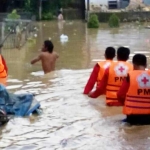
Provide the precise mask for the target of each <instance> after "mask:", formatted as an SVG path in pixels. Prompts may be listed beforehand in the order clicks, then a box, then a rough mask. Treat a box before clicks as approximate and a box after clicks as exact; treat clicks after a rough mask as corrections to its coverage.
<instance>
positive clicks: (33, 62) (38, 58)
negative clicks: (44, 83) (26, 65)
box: [31, 54, 41, 65]
mask: <svg viewBox="0 0 150 150" xmlns="http://www.w3.org/2000/svg"><path fill="white" fill-rule="evenodd" d="M40 60H41V54H40V55H39V56H37V57H36V58H34V59H33V60H32V61H31V64H32V65H33V64H35V63H36V62H38V61H40Z"/></svg>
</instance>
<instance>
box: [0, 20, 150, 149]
mask: <svg viewBox="0 0 150 150" xmlns="http://www.w3.org/2000/svg"><path fill="white" fill-rule="evenodd" d="M36 25H37V27H38V29H39V30H38V32H37V37H35V38H34V39H32V40H28V42H27V44H26V45H24V47H23V48H22V49H21V50H18V49H5V50H3V51H2V54H3V56H4V57H5V59H6V62H7V65H8V68H9V77H8V86H7V89H8V90H9V91H10V92H15V93H24V92H30V93H34V94H35V95H36V99H37V100H38V101H40V103H41V107H42V109H43V113H42V114H41V115H40V116H31V117H29V118H15V117H12V119H11V120H10V121H9V122H8V123H7V124H6V125H5V126H3V127H1V129H0V132H1V133H0V150H149V149H150V132H149V131H150V126H129V125H125V124H124V123H122V122H121V120H122V119H124V118H125V116H124V115H122V107H111V108H110V107H107V106H105V101H104V99H105V98H104V97H103V96H102V97H99V98H97V99H91V98H88V97H87V96H85V95H83V94H82V93H83V89H84V86H85V84H86V82H87V79H88V78H89V75H90V72H91V68H92V67H93V65H94V64H95V63H96V62H97V61H99V60H104V50H105V48H106V47H108V46H114V47H115V48H117V47H118V46H129V47H130V49H131V55H130V60H132V56H133V55H134V54H135V53H139V52H141V53H143V54H145V55H146V56H147V58H148V62H149V65H150V59H149V56H150V29H145V28H144V27H143V26H139V25H136V24H124V25H121V27H120V28H119V29H109V28H108V27H107V26H106V25H101V27H100V28H99V29H98V30H97V29H90V30H89V29H87V28H86V24H85V23H84V22H82V21H68V22H65V23H64V24H61V23H57V22H42V23H37V24H36ZM61 34H65V35H67V36H68V41H61V40H60V35H61ZM45 39H52V41H53V43H54V46H55V51H56V52H58V53H59V55H60V56H59V60H58V61H57V64H56V71H54V72H51V73H50V74H47V75H43V72H42V68H41V64H40V63H37V64H35V65H34V66H32V65H30V61H31V59H32V58H33V57H35V56H36V55H37V54H38V51H39V50H40V49H41V47H42V44H43V41H44V40H45Z"/></svg>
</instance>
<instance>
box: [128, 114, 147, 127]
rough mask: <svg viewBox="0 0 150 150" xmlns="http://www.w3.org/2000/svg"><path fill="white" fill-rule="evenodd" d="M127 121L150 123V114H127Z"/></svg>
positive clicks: (139, 123) (135, 123)
mask: <svg viewBox="0 0 150 150" xmlns="http://www.w3.org/2000/svg"><path fill="white" fill-rule="evenodd" d="M125 122H128V123H130V124H131V125H150V115H127V118H126V121H125Z"/></svg>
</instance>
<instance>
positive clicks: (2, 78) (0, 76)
mask: <svg viewBox="0 0 150 150" xmlns="http://www.w3.org/2000/svg"><path fill="white" fill-rule="evenodd" d="M2 47H3V46H2V45H0V52H1V49H2ZM7 76H8V68H7V64H6V61H5V59H4V57H3V56H2V55H1V54H0V84H3V85H4V86H6V80H7Z"/></svg>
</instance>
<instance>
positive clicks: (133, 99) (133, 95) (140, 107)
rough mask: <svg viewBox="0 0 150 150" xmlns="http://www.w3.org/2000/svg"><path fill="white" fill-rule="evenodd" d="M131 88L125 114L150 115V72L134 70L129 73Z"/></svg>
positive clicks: (124, 110) (127, 95) (127, 96)
mask: <svg viewBox="0 0 150 150" xmlns="http://www.w3.org/2000/svg"><path fill="white" fill-rule="evenodd" d="M129 77H130V87H129V89H128V92H127V94H126V100H125V105H124V108H123V113H124V114H126V115H131V114H133V115H134V114H135V115H136V114H143V115H144V114H150V71H143V70H134V71H131V72H129Z"/></svg>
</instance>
